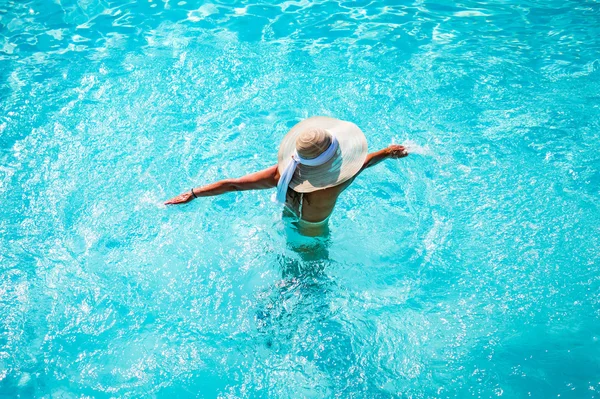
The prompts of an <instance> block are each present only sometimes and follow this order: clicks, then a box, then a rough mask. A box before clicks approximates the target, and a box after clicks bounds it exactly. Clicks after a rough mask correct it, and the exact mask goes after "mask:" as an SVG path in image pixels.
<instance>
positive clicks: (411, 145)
mask: <svg viewBox="0 0 600 399" xmlns="http://www.w3.org/2000/svg"><path fill="white" fill-rule="evenodd" d="M398 141H399V140H398V139H397V138H396V137H394V138H393V139H392V144H398V143H397V142H398ZM400 145H403V146H404V147H405V148H406V149H407V150H408V153H409V154H417V155H427V156H432V155H433V152H432V151H431V148H429V146H428V145H425V146H423V145H420V144H417V143H415V142H414V141H412V140H404V141H403V142H402V143H400Z"/></svg>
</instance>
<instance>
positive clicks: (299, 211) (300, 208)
mask: <svg viewBox="0 0 600 399" xmlns="http://www.w3.org/2000/svg"><path fill="white" fill-rule="evenodd" d="M303 200H304V193H300V206H299V207H298V216H299V219H302V201H303Z"/></svg>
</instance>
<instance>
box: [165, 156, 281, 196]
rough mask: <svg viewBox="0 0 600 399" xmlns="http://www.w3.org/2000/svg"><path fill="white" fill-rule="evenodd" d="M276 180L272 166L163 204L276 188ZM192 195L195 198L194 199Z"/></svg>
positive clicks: (197, 189) (201, 188) (204, 187)
mask: <svg viewBox="0 0 600 399" xmlns="http://www.w3.org/2000/svg"><path fill="white" fill-rule="evenodd" d="M277 180H279V172H278V171H277V165H274V166H271V167H270V168H267V169H264V170H261V171H260V172H256V173H251V174H249V175H246V176H243V177H240V178H237V179H225V180H221V181H218V182H216V183H212V184H208V185H206V186H202V187H196V188H193V189H191V190H190V191H188V192H185V193H183V194H179V195H178V196H177V197H174V198H171V199H170V200H168V201H167V202H165V205H174V204H185V203H187V202H190V201H191V200H193V199H194V198H198V197H210V196H213V195H220V194H224V193H229V192H231V191H245V190H264V189H267V188H273V187H277ZM194 195H195V196H196V197H194Z"/></svg>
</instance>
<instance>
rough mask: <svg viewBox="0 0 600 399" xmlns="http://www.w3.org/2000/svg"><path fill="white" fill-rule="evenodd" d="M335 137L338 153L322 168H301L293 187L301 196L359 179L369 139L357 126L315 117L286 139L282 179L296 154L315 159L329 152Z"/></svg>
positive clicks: (279, 158) (281, 156) (279, 160)
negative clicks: (352, 179) (356, 177)
mask: <svg viewBox="0 0 600 399" xmlns="http://www.w3.org/2000/svg"><path fill="white" fill-rule="evenodd" d="M332 135H333V136H335V138H336V139H337V142H338V149H337V151H336V152H335V154H334V155H333V157H332V158H331V159H330V160H329V161H327V162H325V163H324V164H322V165H319V166H307V165H303V164H299V165H298V166H297V167H296V171H295V172H294V175H293V177H292V180H291V181H290V183H289V186H288V187H289V188H291V189H293V190H294V191H296V192H298V193H310V192H313V191H316V190H321V189H324V188H329V187H333V186H337V185H339V184H342V183H343V182H345V181H347V180H348V179H350V178H352V177H353V176H354V175H356V174H357V173H358V172H359V171H360V169H361V168H362V166H363V164H364V162H365V159H366V158H367V138H366V137H365V135H364V134H363V132H362V131H361V130H360V129H359V128H358V126H356V125H355V124H354V123H351V122H346V121H342V120H339V119H335V118H328V117H326V116H315V117H312V118H308V119H305V120H303V121H302V122H300V123H298V124H296V125H295V126H294V127H293V128H292V129H291V130H290V131H289V132H288V133H287V134H286V135H285V137H284V138H283V140H282V141H281V145H280V146H279V153H278V154H277V169H278V170H279V173H280V175H281V174H283V171H284V170H285V168H286V167H287V165H288V163H290V162H291V161H292V156H293V155H294V151H297V152H298V155H299V156H300V157H302V158H304V159H314V158H316V157H318V156H319V155H320V154H321V153H322V152H323V151H325V150H326V149H327V148H329V146H330V145H331V142H332V137H331V136H332Z"/></svg>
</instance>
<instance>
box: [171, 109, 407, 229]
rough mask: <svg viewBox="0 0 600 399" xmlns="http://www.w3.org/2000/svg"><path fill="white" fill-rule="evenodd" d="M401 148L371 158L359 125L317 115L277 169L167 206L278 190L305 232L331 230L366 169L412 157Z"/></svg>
mask: <svg viewBox="0 0 600 399" xmlns="http://www.w3.org/2000/svg"><path fill="white" fill-rule="evenodd" d="M407 155H408V153H407V151H406V149H405V148H404V147H403V146H401V145H391V146H389V147H387V148H384V149H382V150H379V151H377V152H373V153H370V154H367V139H366V137H365V135H364V134H363V132H362V131H361V130H360V129H359V128H358V126H356V125H355V124H354V123H351V122H346V121H342V120H339V119H334V118H328V117H324V116H316V117H312V118H308V119H305V120H303V121H302V122H300V123H298V124H297V125H295V126H294V127H293V128H292V129H291V130H290V131H289V132H288V134H287V135H286V136H285V137H284V138H283V140H282V142H281V145H280V147H279V154H278V162H277V165H273V166H271V167H270V168H267V169H265V170H261V171H260V172H256V173H252V174H249V175H246V176H243V177H240V178H237V179H226V180H221V181H219V182H216V183H212V184H209V185H206V186H202V187H197V188H192V189H191V190H190V191H188V192H186V193H183V194H180V195H178V196H177V197H175V198H172V199H170V200H168V201H167V202H165V204H167V205H171V204H183V203H187V202H190V201H191V200H193V199H195V198H199V197H208V196H212V195H219V194H223V193H227V192H231V191H245V190H262V189H267V188H275V187H277V196H276V198H277V200H278V201H279V202H281V203H282V204H285V206H286V207H287V208H288V209H289V210H290V211H291V212H292V213H293V214H294V215H295V216H296V217H297V222H298V227H299V228H300V229H301V230H314V229H322V228H325V227H326V225H327V222H328V221H329V216H330V215H331V212H332V211H333V208H334V207H335V203H336V201H337V198H338V197H339V195H340V194H341V193H342V192H343V191H344V190H345V189H346V188H347V187H348V186H349V185H350V184H351V183H352V182H353V181H354V179H355V178H356V176H358V175H359V174H360V172H362V171H363V170H365V169H366V168H369V167H371V166H373V165H376V164H378V163H379V162H381V161H383V160H384V159H386V158H402V157H405V156H407Z"/></svg>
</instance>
